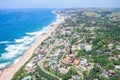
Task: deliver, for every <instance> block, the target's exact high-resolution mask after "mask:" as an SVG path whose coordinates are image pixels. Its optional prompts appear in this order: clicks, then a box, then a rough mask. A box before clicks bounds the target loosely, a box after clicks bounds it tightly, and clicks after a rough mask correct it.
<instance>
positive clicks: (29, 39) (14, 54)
mask: <svg viewBox="0 0 120 80" xmlns="http://www.w3.org/2000/svg"><path fill="white" fill-rule="evenodd" d="M59 18H60V17H59V16H57V19H56V21H55V22H52V23H51V24H50V25H48V26H47V27H43V28H42V30H39V31H36V32H29V33H26V36H24V37H22V38H21V39H15V40H14V43H13V44H10V45H9V44H8V45H7V48H6V49H5V50H6V53H3V54H2V55H1V57H0V59H6V60H7V59H9V60H7V61H8V63H7V62H6V63H4V64H1V63H0V69H2V68H4V67H6V66H8V65H12V64H15V63H17V62H18V61H19V60H20V59H19V58H20V57H22V55H23V54H24V52H25V51H26V49H28V48H29V47H30V46H31V45H32V44H33V43H34V42H35V41H36V40H37V39H38V38H39V37H40V36H42V35H43V34H44V33H46V32H48V31H49V30H50V29H51V28H52V26H51V25H54V24H55V23H57V22H58V21H59ZM1 43H8V42H1ZM10 60H11V62H10ZM10 63H11V64H10Z"/></svg>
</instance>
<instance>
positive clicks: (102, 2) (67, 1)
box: [0, 0, 120, 9]
mask: <svg viewBox="0 0 120 80" xmlns="http://www.w3.org/2000/svg"><path fill="white" fill-rule="evenodd" d="M77 7H108V8H109V7H119V8H120V0H0V8H3V9H4V8H77Z"/></svg>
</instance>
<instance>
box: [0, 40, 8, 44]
mask: <svg viewBox="0 0 120 80" xmlns="http://www.w3.org/2000/svg"><path fill="white" fill-rule="evenodd" d="M7 43H10V41H0V44H7Z"/></svg>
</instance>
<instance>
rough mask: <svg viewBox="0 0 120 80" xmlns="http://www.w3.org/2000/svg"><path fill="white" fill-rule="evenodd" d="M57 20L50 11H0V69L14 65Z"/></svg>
mask: <svg viewBox="0 0 120 80" xmlns="http://www.w3.org/2000/svg"><path fill="white" fill-rule="evenodd" d="M55 20H56V15H55V14H53V13H52V10H50V9H17V10H15V9H6V10H0V69H2V68H5V67H7V66H9V65H11V64H14V63H15V62H16V61H17V60H18V59H19V58H20V57H21V56H22V55H23V54H24V52H25V50H26V49H27V48H29V46H30V45H31V43H33V42H34V41H35V40H36V39H37V38H38V37H39V36H40V35H41V34H42V33H43V32H45V30H46V29H47V28H49V26H48V25H49V24H51V23H52V22H53V21H55Z"/></svg>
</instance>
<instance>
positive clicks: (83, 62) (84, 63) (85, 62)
mask: <svg viewBox="0 0 120 80" xmlns="http://www.w3.org/2000/svg"><path fill="white" fill-rule="evenodd" d="M80 64H81V66H87V65H88V63H87V59H81V61H80Z"/></svg>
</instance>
